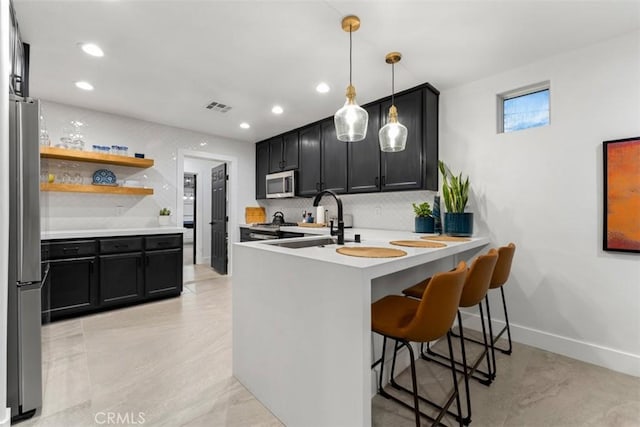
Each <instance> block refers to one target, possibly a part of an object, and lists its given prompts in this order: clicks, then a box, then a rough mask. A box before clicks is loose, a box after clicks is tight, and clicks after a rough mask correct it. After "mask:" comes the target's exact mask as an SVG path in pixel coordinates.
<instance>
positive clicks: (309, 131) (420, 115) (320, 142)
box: [256, 83, 440, 196]
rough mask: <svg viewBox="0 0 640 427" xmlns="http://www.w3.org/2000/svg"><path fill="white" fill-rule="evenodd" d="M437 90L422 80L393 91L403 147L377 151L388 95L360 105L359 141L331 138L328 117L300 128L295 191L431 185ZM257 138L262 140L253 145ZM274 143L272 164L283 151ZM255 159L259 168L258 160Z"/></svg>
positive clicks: (303, 193)
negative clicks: (363, 125)
mask: <svg viewBox="0 0 640 427" xmlns="http://www.w3.org/2000/svg"><path fill="white" fill-rule="evenodd" d="M439 94H440V93H439V92H438V90H437V89H435V88H434V87H433V86H431V85H430V84H428V83H425V84H422V85H420V86H416V87H414V88H411V89H408V90H405V91H402V92H400V93H399V94H398V95H397V96H396V97H395V104H396V107H397V108H398V119H399V121H400V122H401V123H402V124H403V125H405V126H406V127H407V131H408V138H407V146H406V149H405V150H404V151H400V152H396V153H381V152H380V150H379V143H378V131H379V130H380V127H382V126H383V125H385V124H386V122H387V116H388V112H389V107H390V106H391V97H386V98H383V99H380V100H377V101H374V102H372V103H369V104H366V105H364V106H363V108H365V109H366V110H367V112H368V113H369V125H368V128H367V135H366V138H365V139H364V140H363V141H358V142H350V143H344V142H340V141H337V139H336V138H335V130H334V127H333V117H331V118H327V119H325V120H323V121H320V122H317V123H314V124H310V125H307V126H305V127H303V128H300V129H299V130H298V133H299V156H298V160H299V162H298V174H297V181H296V184H297V192H296V195H297V196H313V195H315V194H316V193H317V192H318V191H319V190H321V189H332V190H334V191H336V192H338V193H372V192H377V191H401V190H432V191H437V190H438V97H439ZM291 133H292V134H293V133H295V131H292V132H291ZM276 139H277V138H276ZM261 144H264V142H261V143H258V144H257V147H258V146H260V145H261ZM340 144H342V145H340ZM274 147H275V148H274V149H273V151H272V154H273V156H275V157H274V159H275V160H274V159H272V161H275V162H276V163H273V164H272V165H271V166H272V167H273V168H275V167H276V166H278V167H280V166H281V165H282V163H279V162H282V160H278V159H279V158H281V156H283V155H284V153H283V150H284V148H283V147H284V145H282V144H280V145H279V143H275V142H274ZM257 150H259V148H257ZM344 150H346V153H347V154H346V155H345V154H344V153H345V151H344ZM274 153H275V154H274ZM256 164H257V166H256V168H257V169H259V168H260V165H259V160H257V163H256ZM267 169H268V167H267ZM259 192H264V183H262V184H261V185H260V186H258V185H256V193H257V194H258V193H259Z"/></svg>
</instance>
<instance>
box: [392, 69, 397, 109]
mask: <svg viewBox="0 0 640 427" xmlns="http://www.w3.org/2000/svg"><path fill="white" fill-rule="evenodd" d="M395 70H396V64H391V105H394V103H395V92H396V87H395V84H396V74H395Z"/></svg>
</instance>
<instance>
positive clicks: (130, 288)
mask: <svg viewBox="0 0 640 427" xmlns="http://www.w3.org/2000/svg"><path fill="white" fill-rule="evenodd" d="M143 297H144V272H143V269H142V252H134V253H129V254H123V255H100V304H101V305H102V306H107V305H115V304H125V303H129V302H136V301H139V300H141V299H142V298H143Z"/></svg>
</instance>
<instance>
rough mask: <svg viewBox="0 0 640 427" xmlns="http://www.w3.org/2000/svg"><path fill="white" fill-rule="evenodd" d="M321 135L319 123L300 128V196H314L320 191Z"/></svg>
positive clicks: (298, 180) (298, 179) (298, 186)
mask: <svg viewBox="0 0 640 427" xmlns="http://www.w3.org/2000/svg"><path fill="white" fill-rule="evenodd" d="M320 135H321V132H320V125H319V124H315V125H311V126H308V127H306V128H303V129H300V165H299V167H298V176H297V182H296V186H297V190H296V194H297V195H299V196H313V195H314V194H316V193H317V192H318V191H320V188H321V182H322V181H321V174H320V156H321V151H320Z"/></svg>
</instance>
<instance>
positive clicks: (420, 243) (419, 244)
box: [389, 240, 447, 248]
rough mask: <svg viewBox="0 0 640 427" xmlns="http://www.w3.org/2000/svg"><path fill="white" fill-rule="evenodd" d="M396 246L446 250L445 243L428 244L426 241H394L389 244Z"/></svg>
mask: <svg viewBox="0 0 640 427" xmlns="http://www.w3.org/2000/svg"><path fill="white" fill-rule="evenodd" d="M389 243H391V244H392V245H396V246H409V247H411V248H444V247H445V246H447V245H445V244H444V243H438V242H427V241H426V240H394V241H391V242H389Z"/></svg>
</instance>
